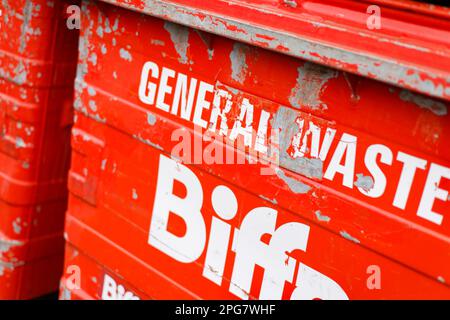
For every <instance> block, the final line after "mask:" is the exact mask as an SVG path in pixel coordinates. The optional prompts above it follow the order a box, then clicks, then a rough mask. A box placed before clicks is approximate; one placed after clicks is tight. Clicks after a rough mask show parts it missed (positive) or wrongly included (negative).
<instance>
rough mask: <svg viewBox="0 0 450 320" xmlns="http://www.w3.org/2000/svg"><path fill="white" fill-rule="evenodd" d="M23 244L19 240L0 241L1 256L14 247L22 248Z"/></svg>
mask: <svg viewBox="0 0 450 320" xmlns="http://www.w3.org/2000/svg"><path fill="white" fill-rule="evenodd" d="M21 244H22V242H20V241H17V240H0V256H1V255H2V253H6V252H8V251H9V250H10V249H11V248H12V247H17V246H20V245H21Z"/></svg>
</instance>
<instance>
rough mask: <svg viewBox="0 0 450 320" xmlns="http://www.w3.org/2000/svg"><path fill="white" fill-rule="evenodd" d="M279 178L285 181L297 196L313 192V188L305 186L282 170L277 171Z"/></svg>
mask: <svg viewBox="0 0 450 320" xmlns="http://www.w3.org/2000/svg"><path fill="white" fill-rule="evenodd" d="M276 174H277V176H278V177H279V178H280V179H281V180H283V181H284V182H285V183H286V184H287V186H288V187H289V189H290V190H291V191H292V192H294V193H295V194H304V193H308V191H309V190H311V187H310V186H308V185H306V184H304V183H303V182H300V181H298V180H296V179H294V178H291V177H288V176H286V174H285V173H284V172H283V171H282V170H281V169H278V168H277V169H276Z"/></svg>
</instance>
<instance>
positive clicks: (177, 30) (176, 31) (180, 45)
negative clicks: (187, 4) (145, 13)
mask: <svg viewBox="0 0 450 320" xmlns="http://www.w3.org/2000/svg"><path fill="white" fill-rule="evenodd" d="M164 29H165V30H166V31H167V32H168V33H169V35H170V39H171V40H172V43H173V45H174V47H175V50H176V51H177V53H178V55H179V56H180V57H179V59H178V61H179V62H180V63H183V64H187V63H188V62H189V59H188V56H187V51H188V48H189V29H188V28H186V27H185V26H181V25H179V24H176V23H172V22H169V21H165V22H164Z"/></svg>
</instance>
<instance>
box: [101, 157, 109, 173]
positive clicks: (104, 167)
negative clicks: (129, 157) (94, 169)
mask: <svg viewBox="0 0 450 320" xmlns="http://www.w3.org/2000/svg"><path fill="white" fill-rule="evenodd" d="M107 161H108V159H103V160H102V163H101V164H100V169H101V170H102V171H105V169H106V162H107Z"/></svg>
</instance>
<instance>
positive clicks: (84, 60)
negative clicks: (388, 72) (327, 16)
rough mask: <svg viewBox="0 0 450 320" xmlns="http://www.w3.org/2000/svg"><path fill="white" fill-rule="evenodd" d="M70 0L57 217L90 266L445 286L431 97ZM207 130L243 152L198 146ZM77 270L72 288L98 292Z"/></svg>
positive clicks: (186, 282)
mask: <svg viewBox="0 0 450 320" xmlns="http://www.w3.org/2000/svg"><path fill="white" fill-rule="evenodd" d="M82 12H83V17H82V34H81V39H80V57H79V68H78V70H79V72H78V74H77V80H76V99H75V109H76V112H75V119H76V124H75V127H74V128H73V131H72V146H73V154H72V167H71V170H70V174H69V189H70V193H71V195H70V201H69V210H68V216H67V219H66V232H67V241H68V242H69V246H70V247H74V248H76V250H79V251H80V253H82V254H83V258H80V259H84V260H83V261H85V260H86V261H88V260H89V261H90V262H89V263H88V262H80V263H81V265H84V264H86V265H88V264H89V265H91V267H87V268H89V269H88V270H89V271H88V273H89V274H92V275H94V276H96V277H98V276H99V274H102V272H101V271H98V270H102V269H105V270H106V271H103V272H106V273H107V274H109V276H110V277H117V278H118V279H121V280H123V281H124V283H125V284H127V285H128V286H129V287H127V288H128V289H129V290H131V292H136V291H135V290H140V291H141V292H142V293H143V294H144V295H147V296H148V297H150V298H169V299H170V298H230V299H232V298H261V297H264V298H266V297H268V298H273V299H279V298H283V299H289V298H315V297H319V298H347V297H348V298H351V299H367V298H380V299H383V298H384V299H389V298H449V297H450V290H449V288H448V284H447V283H446V279H450V274H449V271H450V270H448V268H446V266H447V265H448V264H449V262H450V251H449V242H450V241H449V240H450V238H449V235H450V229H449V228H450V226H449V220H448V217H447V215H448V212H449V201H448V190H449V181H450V180H449V179H450V173H449V171H450V169H449V166H450V165H449V160H450V153H449V152H450V150H449V149H448V146H447V143H446V137H448V135H449V130H450V126H449V125H450V123H449V115H448V112H447V109H448V103H447V102H444V101H440V100H434V99H432V98H429V97H426V96H422V95H418V94H415V93H413V92H411V91H407V90H404V89H398V88H396V87H391V86H388V85H386V84H382V83H380V82H376V81H374V80H371V79H367V78H361V77H356V76H352V75H349V74H348V73H345V72H342V71H337V70H334V69H329V68H326V67H321V66H319V65H316V64H312V63H310V62H305V61H303V60H299V59H296V58H293V57H289V56H287V55H283V54H280V53H275V52H272V51H267V50H265V49H261V48H257V47H253V46H248V45H245V44H242V43H239V42H235V41H233V40H229V39H227V38H224V37H220V36H214V35H211V34H207V33H203V32H201V31H199V30H195V29H190V28H187V27H183V26H180V25H177V24H173V23H171V22H167V21H164V20H160V19H157V18H154V17H149V16H142V15H138V14H136V13H134V12H132V11H128V10H124V9H120V8H116V7H113V6H109V5H106V4H101V3H95V2H90V1H85V2H84V3H83V8H82ZM184 85H185V87H184V90H185V91H184V93H183V94H181V96H180V92H183V86H184ZM177 88H178V89H177ZM190 92H192V97H193V99H192V105H191V107H192V110H191V112H189V106H190V101H191V100H190V98H189V96H190V94H191V93H190ZM183 95H184V96H185V98H186V100H185V101H186V103H185V105H184V107H183V105H182V104H180V101H183V98H182V96H183ZM186 106H187V108H186ZM182 109H183V110H182ZM216 112H217V113H216ZM218 114H221V115H222V116H218ZM249 114H251V115H252V118H251V119H250V118H249V117H250V115H249ZM214 115H216V116H218V117H217V118H216V117H215V116H214ZM216 119H218V120H217V121H216ZM195 124H196V125H195ZM199 128H200V129H199ZM219 128H221V129H223V131H222V132H223V135H224V136H225V137H224V138H222V140H221V139H219V137H221V136H220V135H219V136H213V137H211V138H210V139H211V140H212V141H211V140H208V139H206V138H205V136H207V135H205V134H204V133H205V130H207V129H209V131H215V130H216V131H217V132H219V131H220V130H219ZM214 129H215V130H214ZM225 129H228V130H225ZM252 130H253V132H255V135H256V137H255V135H254V136H251V135H252ZM233 132H234V133H233ZM248 132H250V139H249V140H248V145H242V146H240V147H239V145H238V146H236V141H235V140H236V137H234V136H233V134H235V133H237V135H238V136H241V138H242V137H244V136H246V134H247V133H248ZM260 133H266V135H263V136H262V140H259V143H258V136H259V134H260ZM273 133H276V134H274V135H272V134H273ZM276 136H278V138H279V139H278V140H276V139H275V138H276ZM259 137H261V136H259ZM187 141H188V142H187ZM258 144H259V146H258ZM261 145H262V146H263V147H264V146H266V147H268V148H269V149H272V148H273V149H275V150H278V152H279V167H277V166H275V167H274V168H272V171H270V170H269V171H270V172H271V173H272V174H269V175H262V174H261V170H262V169H263V168H265V167H266V166H265V165H264V164H262V163H260V162H258V163H253V162H254V161H251V159H255V157H258V158H259V159H260V160H261V159H262V158H264V148H262V149H261ZM277 146H278V147H277ZM324 146H325V147H324ZM213 147H215V148H216V149H215V150H216V152H223V154H224V155H225V154H226V152H228V153H229V154H231V155H232V156H233V159H236V157H237V155H238V154H239V155H240V156H242V155H244V157H243V158H244V159H246V160H245V163H244V164H239V163H236V162H233V164H221V163H220V161H211V157H209V158H207V159H208V160H205V153H204V152H205V151H206V150H209V152H211V150H212V149H214V148H213ZM180 149H183V151H184V152H186V151H188V149H189V150H191V151H192V154H195V155H194V156H193V158H189V157H186V154H183V153H181V152H180ZM257 151H259V153H258V152H257ZM245 152H247V155H245V154H244V153H245ZM188 153H189V152H188ZM198 155H199V157H197V156H198ZM214 157H215V156H213V158H214ZM261 157H262V158H261ZM216 159H217V158H216ZM413 164H414V165H413ZM266 169H267V168H266ZM174 180H175V182H174V185H173V188H170V186H172V185H171V183H172V182H173V181H174ZM167 186H169V187H167ZM164 187H167V188H169V189H167V190H165V189H164ZM158 190H159V191H158ZM161 190H162V191H161ZM164 190H165V191H164ZM224 190H225V191H224ZM214 193H216V196H214ZM221 198H222V199H221ZM177 203H180V204H179V205H180V206H181V207H177ZM164 206H168V207H164ZM235 206H236V207H235ZM180 208H182V209H180ZM165 210H168V211H165ZM169 211H170V212H171V213H170V214H169V213H168V212H169ZM227 212H228V213H227ZM165 213H167V214H168V216H167V215H165ZM233 213H236V215H234V214H233ZM228 214H230V215H231V216H227V215H228ZM189 215H190V216H191V217H194V218H195V219H194V218H192V219H194V220H195V221H194V222H193V220H190V219H191V218H189V217H188V216H189ZM167 217H169V219H168V221H167ZM289 228H292V230H295V236H294V235H293V234H292V233H291V231H289ZM192 230H196V231H198V232H197V233H196V232H194V233H192ZM252 232H253V233H252ZM258 232H260V233H258ZM170 234H172V235H173V237H172V238H170V236H169V235H170ZM186 235H190V236H192V237H193V238H190V241H189V239H186V238H185V236H186ZM176 238H179V239H181V240H179V242H177V241H176V240H174V239H176ZM171 239H172V240H173V241H172V240H171ZM171 241H172V242H171ZM215 246H216V247H215ZM217 246H218V247H217ZM214 248H216V249H218V254H217V255H216V256H215V258H211V257H214V252H215V251H214ZM70 250H72V249H70ZM246 250H247V251H246ZM208 257H209V258H208ZM252 259H254V260H252ZM74 261H76V259H75V258H72V257H66V265H70V264H72V263H73V262H74ZM280 261H281V262H280ZM277 263H279V264H277ZM371 268H378V269H379V270H381V274H382V279H383V280H382V286H381V288H379V289H378V290H376V289H373V288H371V287H370V285H369V284H368V281H369V275H368V273H367V272H368V270H371ZM99 272H100V273H99ZM108 272H109V273H108ZM62 283H64V279H63V282H62ZM84 285H85V286H86V287H83V285H82V288H81V291H80V293H77V291H75V293H74V294H75V295H78V297H82V296H86V295H87V296H89V297H91V298H99V297H101V296H99V294H98V292H100V291H99V290H100V289H99V288H97V289H94V288H93V287H92V286H93V284H92V283H91V284H89V285H87V284H84ZM320 287H322V288H327V290H325V291H321V290H319V288H320ZM143 298H144V297H143Z"/></svg>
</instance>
